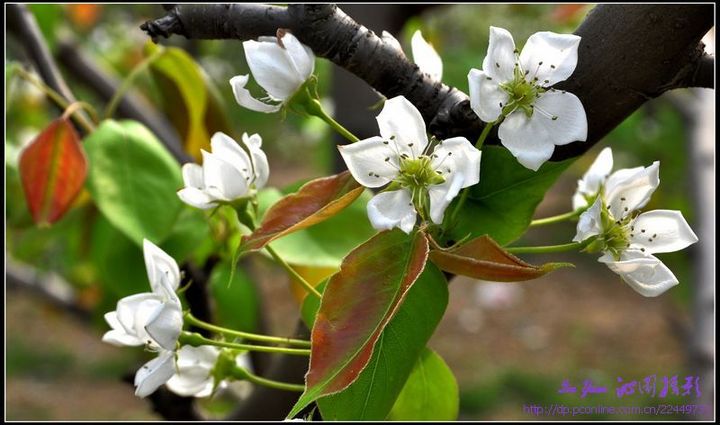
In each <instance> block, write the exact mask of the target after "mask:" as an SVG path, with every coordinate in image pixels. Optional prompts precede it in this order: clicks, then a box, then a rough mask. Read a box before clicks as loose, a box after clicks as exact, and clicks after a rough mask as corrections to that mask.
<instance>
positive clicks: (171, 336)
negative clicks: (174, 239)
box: [103, 239, 183, 397]
mask: <svg viewBox="0 0 720 425" xmlns="http://www.w3.org/2000/svg"><path fill="white" fill-rule="evenodd" d="M143 252H144V257H145V268H146V269H147V274H148V280H149V281H150V288H151V289H152V292H145V293H141V294H135V295H131V296H128V297H125V298H123V299H121V300H120V301H118V303H117V307H116V310H115V311H111V312H109V313H107V314H105V320H106V321H107V322H108V324H109V325H110V327H111V328H112V329H111V330H110V331H108V332H106V333H105V335H103V341H105V342H107V343H110V344H113V345H118V346H139V345H145V346H147V348H148V349H150V350H152V351H156V352H157V353H158V356H157V357H156V358H154V359H153V360H150V361H149V362H148V363H146V364H145V365H144V366H142V367H141V368H140V370H138V372H137V374H136V375H135V386H136V387H137V389H136V391H135V394H136V395H138V396H139V397H145V396H147V395H148V394H151V393H152V392H154V391H155V390H156V389H157V388H158V387H159V386H160V385H162V384H163V383H165V381H167V380H168V379H169V378H170V376H172V375H173V373H175V365H174V352H175V348H176V345H177V340H178V337H179V336H180V332H181V331H182V327H183V316H182V307H181V304H180V299H179V298H178V296H177V294H176V293H175V291H176V290H177V288H178V286H179V285H180V269H179V268H178V265H177V263H176V262H175V260H174V259H173V258H172V257H170V256H169V255H167V254H166V253H165V252H164V251H163V250H161V249H160V248H158V247H157V246H156V245H155V244H153V243H152V242H150V241H149V240H147V239H145V240H143Z"/></svg>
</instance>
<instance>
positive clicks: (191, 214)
mask: <svg viewBox="0 0 720 425" xmlns="http://www.w3.org/2000/svg"><path fill="white" fill-rule="evenodd" d="M209 239H210V227H209V226H208V220H207V219H206V218H205V213H204V212H203V211H202V210H199V209H197V208H192V207H189V206H183V208H182V209H181V210H180V215H179V216H178V219H177V220H176V221H175V225H174V226H173V228H172V230H171V231H170V234H169V235H168V236H167V238H165V240H164V241H163V243H162V248H163V250H164V251H165V252H167V253H168V255H170V256H171V257H173V258H174V259H175V261H177V262H178V264H179V263H182V262H183V261H186V260H187V259H188V258H191V254H193V253H195V252H196V251H197V250H198V247H201V248H204V246H203V243H204V242H207V241H208V240H209ZM192 258H193V259H195V258H196V257H195V256H192Z"/></svg>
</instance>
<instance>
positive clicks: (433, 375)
mask: <svg viewBox="0 0 720 425" xmlns="http://www.w3.org/2000/svg"><path fill="white" fill-rule="evenodd" d="M459 403H460V398H459V395H458V385H457V381H456V380H455V375H453V373H452V370H450V368H449V367H448V365H447V364H445V361H444V360H443V359H442V357H440V355H438V354H437V353H436V352H434V351H433V350H431V349H429V348H425V349H424V350H423V352H422V353H421V354H420V358H418V359H417V361H416V362H415V366H414V367H413V370H412V372H411V373H410V377H408V380H407V381H406V382H405V386H404V387H403V389H402V391H401V392H400V395H399V396H398V398H397V400H396V401H395V405H394V406H393V408H392V410H391V411H390V415H389V416H388V417H387V419H388V420H391V421H454V420H456V419H457V415H458V408H459Z"/></svg>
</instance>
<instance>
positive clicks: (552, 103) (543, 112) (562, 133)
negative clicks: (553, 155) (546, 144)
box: [516, 91, 588, 146]
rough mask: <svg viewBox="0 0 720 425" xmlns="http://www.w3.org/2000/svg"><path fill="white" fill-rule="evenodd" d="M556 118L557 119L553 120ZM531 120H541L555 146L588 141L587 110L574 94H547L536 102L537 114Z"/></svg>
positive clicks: (557, 92) (556, 92) (550, 92)
mask: <svg viewBox="0 0 720 425" xmlns="http://www.w3.org/2000/svg"><path fill="white" fill-rule="evenodd" d="M516 113H520V112H516ZM554 117H557V119H553V118H554ZM531 119H532V120H539V122H540V123H542V124H543V125H544V126H545V128H546V130H547V133H548V134H549V135H550V137H551V138H552V139H553V143H554V144H555V145H558V146H560V145H567V144H568V143H572V142H575V141H579V142H584V141H585V140H587V131H588V128H587V125H588V124H587V116H586V115H585V108H584V107H583V105H582V102H580V99H578V97H577V96H575V95H574V94H572V93H569V92H561V91H549V92H546V93H545V94H543V95H542V96H540V98H538V100H537V102H535V112H534V113H533V116H532V118H531Z"/></svg>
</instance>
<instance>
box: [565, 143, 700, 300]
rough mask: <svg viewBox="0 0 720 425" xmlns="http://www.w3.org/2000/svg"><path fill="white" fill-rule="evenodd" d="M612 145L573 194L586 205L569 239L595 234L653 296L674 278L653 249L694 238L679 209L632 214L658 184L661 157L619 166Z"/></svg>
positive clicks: (624, 272) (623, 272)
mask: <svg viewBox="0 0 720 425" xmlns="http://www.w3.org/2000/svg"><path fill="white" fill-rule="evenodd" d="M612 166H613V158H612V151H611V150H610V148H605V149H604V150H603V151H602V152H601V153H600V155H599V156H598V158H597V159H596V160H595V162H594V163H593V165H592V166H591V167H590V169H589V170H588V172H587V173H585V175H584V176H583V178H582V180H580V181H579V182H578V190H577V192H576V193H575V195H574V196H573V206H574V207H575V208H576V209H577V208H585V207H587V205H588V203H589V202H592V205H591V206H590V208H588V209H587V210H586V211H585V212H583V213H582V214H581V215H580V219H579V221H578V225H577V234H576V235H575V238H574V239H573V241H576V242H581V241H584V240H587V239H588V238H591V237H597V240H596V241H595V242H593V245H594V247H593V248H595V249H598V250H601V251H602V252H603V254H604V255H603V256H602V257H600V259H599V260H598V261H600V262H602V263H605V264H607V266H608V267H609V268H610V270H612V271H613V272H615V273H617V274H619V275H620V276H621V277H622V279H623V280H624V281H625V282H627V283H628V285H630V286H631V287H632V288H633V289H634V290H635V291H637V292H638V293H640V294H642V295H644V296H646V297H656V296H658V295H660V294H662V293H663V292H665V291H667V290H668V289H670V288H671V287H673V286H675V285H677V284H678V280H677V278H676V277H675V275H673V273H672V272H671V271H670V269H668V268H667V267H666V266H665V264H663V263H662V261H660V260H659V259H658V258H657V257H655V256H654V255H652V254H657V253H663V252H673V251H679V250H681V249H684V248H686V247H687V246H689V245H691V244H693V243H695V242H697V241H698V238H697V236H696V235H695V233H693V231H692V229H691V228H690V226H689V225H688V224H687V222H686V221H685V219H684V218H683V216H682V213H680V211H670V210H654V211H650V212H645V213H642V214H639V215H638V214H636V212H637V211H638V210H640V209H641V208H643V207H644V206H645V205H646V204H647V203H648V201H649V200H650V196H651V195H652V194H653V192H654V191H655V189H656V188H657V187H658V185H659V184H660V175H659V169H660V163H659V162H657V161H656V162H654V163H653V164H652V165H651V166H649V167H637V168H628V169H621V170H617V171H615V172H614V173H612V174H610V171H611V170H612Z"/></svg>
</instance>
